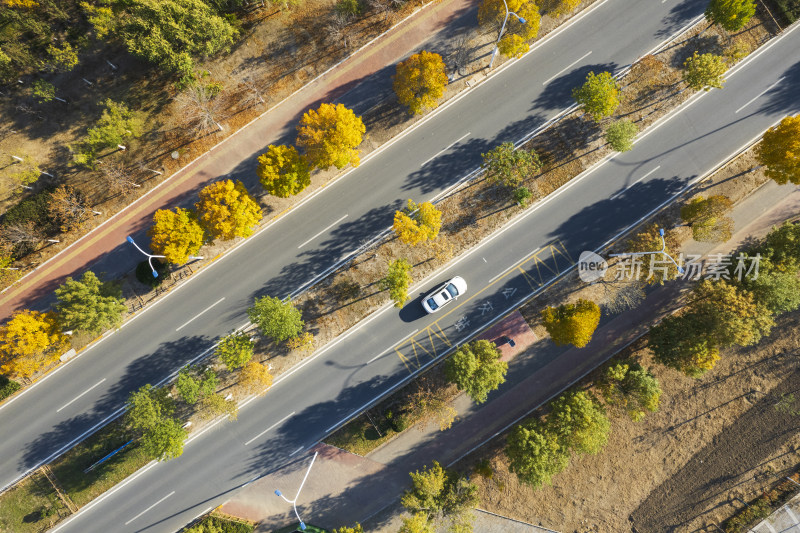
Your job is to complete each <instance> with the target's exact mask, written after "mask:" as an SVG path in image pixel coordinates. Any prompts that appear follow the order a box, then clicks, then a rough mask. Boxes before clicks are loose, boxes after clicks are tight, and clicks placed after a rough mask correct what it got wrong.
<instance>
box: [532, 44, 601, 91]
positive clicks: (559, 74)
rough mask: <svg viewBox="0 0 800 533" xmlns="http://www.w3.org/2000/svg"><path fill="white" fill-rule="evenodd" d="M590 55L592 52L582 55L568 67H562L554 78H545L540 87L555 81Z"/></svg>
mask: <svg viewBox="0 0 800 533" xmlns="http://www.w3.org/2000/svg"><path fill="white" fill-rule="evenodd" d="M591 54H592V51H591V50H589V51H588V52H586V53H585V54H583V56H581V57H579V58H578V59H576V60H575V61H573V62H572V63H570V64H569V65H567V66H566V67H564V68H562V69H561V70H559V71H558V72H556V73H555V75H554V76H551V77H549V78H547V79H546V80H544V81H543V82H542V85H547V84H548V83H550V82H551V81H553V80H554V79H556V78H557V77H559V76H561V75H562V74H563V73H565V72H566V71H568V70H569V69H571V68H572V67H574V66H575V65H576V64H578V63H580V62H581V61H583V60H584V59H586V58H587V57H589V56H590V55H591Z"/></svg>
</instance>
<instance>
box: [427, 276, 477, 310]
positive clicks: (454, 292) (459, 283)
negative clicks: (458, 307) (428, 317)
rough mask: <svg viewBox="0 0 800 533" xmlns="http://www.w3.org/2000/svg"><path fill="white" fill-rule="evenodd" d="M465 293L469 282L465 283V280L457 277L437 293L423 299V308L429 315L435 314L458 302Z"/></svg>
mask: <svg viewBox="0 0 800 533" xmlns="http://www.w3.org/2000/svg"><path fill="white" fill-rule="evenodd" d="M465 292H467V282H466V281H464V278H462V277H460V276H456V277H454V278H453V279H451V280H450V281H448V282H446V283H445V284H444V285H442V286H441V287H439V288H438V289H436V290H435V291H433V292H431V293H430V294H427V295H426V296H425V298H423V299H422V307H423V308H424V309H425V310H426V311H427V312H428V313H435V312H436V311H438V310H439V309H441V308H442V307H444V306H445V305H447V304H449V303H450V302H452V301H453V300H457V299H458V297H459V296H461V295H463V294H464V293H465Z"/></svg>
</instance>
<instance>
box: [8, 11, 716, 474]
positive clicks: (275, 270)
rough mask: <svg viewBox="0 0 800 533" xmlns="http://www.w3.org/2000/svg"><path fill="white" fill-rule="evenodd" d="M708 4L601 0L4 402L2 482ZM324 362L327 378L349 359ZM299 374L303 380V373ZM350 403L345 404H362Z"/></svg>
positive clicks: (382, 366) (234, 168) (247, 168)
mask: <svg viewBox="0 0 800 533" xmlns="http://www.w3.org/2000/svg"><path fill="white" fill-rule="evenodd" d="M702 9H703V6H702V2H696V1H693V0H667V1H665V2H662V1H655V0H654V1H647V2H643V1H641V0H606V1H604V2H602V3H600V4H598V5H597V7H594V8H593V10H592V11H591V12H590V13H589V14H588V15H586V16H583V17H582V18H580V19H579V20H578V21H577V22H576V23H574V24H572V25H570V26H569V27H567V28H565V29H564V30H563V31H561V32H559V33H557V34H555V35H554V36H553V37H552V38H549V39H547V40H546V41H545V42H543V43H542V45H541V46H539V47H538V48H536V49H535V51H534V52H533V53H531V54H529V55H528V56H526V57H525V58H524V59H522V60H521V61H518V62H516V63H514V64H513V65H512V66H511V67H510V68H506V69H504V70H503V71H502V72H500V73H498V75H497V76H494V77H492V78H490V79H489V80H487V81H486V82H485V83H483V84H481V85H479V86H478V87H476V88H475V89H474V90H471V91H469V92H467V93H465V94H464V95H463V96H462V97H460V98H458V99H457V100H456V101H454V102H452V103H449V104H448V105H446V106H445V108H444V109H442V110H440V112H438V113H436V114H435V115H434V116H432V117H431V118H430V119H429V120H426V121H424V122H422V123H421V124H420V125H418V126H417V127H416V128H414V129H413V131H411V132H410V133H409V134H407V135H405V136H402V137H401V138H399V139H398V140H396V141H395V142H392V143H391V144H390V145H389V146H387V147H386V148H385V149H383V150H381V151H380V153H379V154H376V155H374V156H372V157H370V158H368V160H366V161H365V162H364V163H362V165H361V166H360V167H359V168H357V169H355V170H353V171H352V172H351V173H350V174H349V175H347V176H346V177H344V178H342V179H339V180H337V181H336V182H335V183H333V184H332V185H330V186H329V187H326V188H325V189H324V190H323V191H322V192H321V193H320V194H317V195H316V196H314V197H313V198H311V199H310V200H309V201H306V202H305V203H303V204H302V205H300V206H298V207H297V208H296V209H294V210H292V211H291V212H289V213H287V214H286V215H285V216H283V217H282V218H280V219H278V220H277V221H276V222H275V223H273V224H272V225H270V226H269V227H268V228H267V229H266V230H265V231H262V232H261V233H259V234H258V235H257V236H254V237H252V238H250V239H249V240H248V241H247V242H246V243H245V244H244V245H243V246H241V247H240V248H239V249H238V250H236V251H235V252H233V253H230V254H228V255H227V256H225V257H223V258H222V259H220V260H219V261H217V262H215V263H214V264H212V265H211V266H210V267H209V268H206V269H205V270H203V271H202V272H201V273H199V274H197V275H195V276H193V278H192V279H191V280H190V281H189V282H188V283H186V284H184V285H183V286H182V287H180V288H179V289H177V290H176V291H173V293H172V294H170V295H169V296H168V297H167V298H165V299H164V300H162V301H161V302H159V303H158V304H156V305H155V306H153V307H151V308H149V309H147V310H145V311H144V312H143V313H141V314H140V315H139V316H138V317H136V318H135V319H134V320H133V321H132V322H130V323H128V324H127V325H125V326H124V327H123V328H122V329H121V330H119V331H117V332H116V333H115V334H113V335H112V336H110V337H109V338H107V339H106V340H104V341H103V342H102V343H101V344H99V345H97V346H95V347H93V348H91V349H89V350H88V351H87V352H86V353H84V354H82V355H81V356H80V357H78V358H77V359H75V360H73V361H71V362H70V363H69V364H67V365H65V366H63V367H62V368H60V369H59V370H58V371H57V372H55V373H53V374H51V375H50V376H48V377H47V378H45V379H44V380H42V381H41V382H40V383H39V384H38V385H36V386H35V387H33V388H31V389H30V390H28V391H26V392H25V393H24V394H22V395H21V396H19V397H17V398H15V399H14V400H13V401H10V402H6V403H5V404H3V405H2V406H0V428H2V430H3V439H2V442H0V487H5V486H7V485H8V484H10V483H12V482H13V481H14V480H16V479H18V478H19V477H20V476H21V475H23V474H24V473H26V472H27V471H29V470H30V469H32V468H35V467H37V466H38V465H40V464H41V463H42V462H44V461H46V460H48V459H49V458H51V457H53V456H54V455H55V454H57V453H58V452H59V451H61V450H62V449H64V448H65V447H67V446H69V445H70V444H71V443H72V442H74V441H75V440H77V439H79V438H80V437H81V436H82V435H83V434H85V433H86V432H88V431H90V430H91V429H92V428H93V427H96V426H97V425H98V424H101V423H103V422H104V421H105V420H107V419H108V418H109V417H111V416H113V415H114V414H115V413H117V412H118V411H119V410H120V409H121V407H122V405H123V404H124V401H125V399H126V397H127V395H128V394H129V393H130V392H131V391H132V390H135V389H137V388H138V387H140V386H141V385H144V384H146V383H158V382H160V381H162V380H163V379H165V378H166V377H168V376H169V375H170V373H171V372H174V371H175V370H176V369H178V368H179V367H180V366H181V365H183V364H184V363H186V362H187V361H190V360H193V359H195V358H196V357H198V356H200V355H201V354H202V353H204V352H205V351H207V350H208V349H210V347H211V346H212V345H213V342H214V340H215V339H216V338H218V337H219V336H221V335H224V334H226V333H228V332H230V331H231V330H233V329H235V328H237V327H240V326H242V325H243V324H244V323H245V322H246V314H245V310H246V309H247V307H248V306H249V305H251V303H252V300H253V298H254V297H256V296H260V295H263V294H270V295H277V296H284V295H286V294H289V293H291V292H292V291H293V290H295V289H297V288H298V287H301V286H303V285H304V284H306V283H308V282H309V281H310V280H311V279H313V278H314V277H315V276H316V275H318V274H319V273H321V272H324V271H326V270H327V269H328V268H330V266H331V265H333V264H335V263H336V262H337V261H338V260H339V259H340V258H341V257H343V256H345V255H347V254H348V253H349V252H351V251H352V250H354V249H355V248H357V247H358V245H359V244H360V243H361V242H362V241H364V240H365V239H368V238H369V237H370V236H372V235H375V234H376V233H377V232H378V231H380V230H381V229H383V228H386V227H387V226H389V225H390V224H391V220H392V213H393V211H394V209H396V208H398V207H400V206H401V205H403V204H404V203H405V200H406V199H407V198H413V199H415V200H417V201H421V200H426V199H428V198H430V197H432V196H434V195H436V194H437V193H439V192H441V191H442V190H444V189H445V188H446V187H448V186H449V185H450V184H452V183H454V182H455V181H457V180H458V179H459V178H460V177H461V176H462V175H463V174H464V172H466V171H468V170H471V169H473V168H474V167H476V166H477V165H478V164H479V161H480V154H481V153H482V152H486V151H487V150H488V149H490V148H492V147H493V146H495V145H496V144H498V143H500V142H502V141H506V140H515V139H517V138H519V137H521V136H523V135H524V134H527V133H528V132H529V130H530V129H532V128H533V127H535V126H536V125H538V124H541V123H543V122H545V121H546V120H548V119H549V118H551V117H553V116H555V115H556V114H557V113H558V112H559V111H560V110H561V109H563V108H564V107H566V106H567V105H569V104H570V103H571V101H570V89H571V88H572V87H573V86H576V85H578V84H579V83H580V82H581V81H582V79H583V78H584V76H585V74H586V72H587V71H588V70H595V71H599V70H603V69H614V68H617V67H621V66H623V65H626V64H628V63H631V62H632V61H634V60H635V59H636V58H637V57H639V56H640V55H642V54H644V53H647V52H648V51H649V50H651V49H652V48H653V47H655V46H657V44H658V43H659V42H661V41H663V40H664V39H665V38H666V37H668V36H669V35H670V34H671V33H674V32H675V31H677V30H678V29H679V28H681V27H683V26H684V25H686V24H687V23H688V22H689V21H691V20H693V19H694V18H696V17H697V16H699V15H700V13H701V12H702ZM588 51H591V54H589V55H587V52H588ZM548 80H549V81H548ZM467 133H468V136H467V137H464V136H465V134H467ZM454 142H455V144H453V143H454ZM240 148H241V150H242V151H244V152H245V153H252V154H253V157H251V158H250V159H247V160H246V161H243V162H231V171H230V174H232V175H236V173H237V172H251V171H252V167H253V165H254V160H255V155H257V154H258V153H260V152H262V151H263V149H264V146H253V147H247V146H242V147H240ZM443 149H446V151H445V152H444V153H440V152H441V151H442V150H443ZM431 158H434V159H432V160H431ZM203 311H205V312H203ZM314 368H317V367H314ZM319 368H322V369H324V372H323V373H324V374H327V373H330V372H334V371H336V368H337V367H336V366H333V367H319ZM394 371H395V367H394V365H393V364H389V360H378V361H376V362H374V363H372V364H371V365H370V370H369V372H370V373H371V374H372V376H381V375H385V376H389V377H391V376H394ZM365 379H366V377H365ZM387 379H389V378H387ZM291 381H292V383H299V381H298V380H297V378H292V380H291ZM367 381H369V380H367ZM334 382H335V380H332V381H331V383H334ZM328 386H330V385H328ZM324 390H326V389H325V388H323V389H322V390H320V391H319V392H320V393H322V392H323V391H324ZM315 392H316V391H315ZM365 392H368V391H365ZM363 397H364V398H366V394H365V395H364V396H363ZM359 398H361V397H359ZM310 400H311V399H310ZM342 400H343V401H342V403H341V406H340V407H338V408H337V411H339V410H348V409H352V408H353V407H355V406H356V404H354V403H348V402H347V401H345V400H346V399H345V398H343V399H342Z"/></svg>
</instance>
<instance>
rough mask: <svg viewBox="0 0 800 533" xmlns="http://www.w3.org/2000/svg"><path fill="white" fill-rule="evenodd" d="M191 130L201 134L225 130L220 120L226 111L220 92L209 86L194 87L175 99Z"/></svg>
mask: <svg viewBox="0 0 800 533" xmlns="http://www.w3.org/2000/svg"><path fill="white" fill-rule="evenodd" d="M175 100H176V101H177V102H178V105H179V106H180V108H181V113H182V114H183V116H184V117H185V120H186V123H187V125H188V126H189V128H190V129H192V130H194V131H199V132H205V131H209V130H214V129H217V130H219V131H223V130H224V129H225V128H223V127H222V124H220V122H219V121H220V120H222V119H223V118H224V117H223V116H222V115H223V113H224V111H225V106H224V103H223V99H222V98H220V97H219V91H217V90H215V89H214V88H212V87H209V86H207V85H194V86H192V87H190V88H189V89H187V90H186V91H184V92H182V93H181V94H179V95H178V96H176V97H175Z"/></svg>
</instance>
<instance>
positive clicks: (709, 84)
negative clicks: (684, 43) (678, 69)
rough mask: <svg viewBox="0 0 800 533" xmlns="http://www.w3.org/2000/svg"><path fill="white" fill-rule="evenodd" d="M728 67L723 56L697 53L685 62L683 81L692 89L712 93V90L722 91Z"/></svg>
mask: <svg viewBox="0 0 800 533" xmlns="http://www.w3.org/2000/svg"><path fill="white" fill-rule="evenodd" d="M727 70H728V66H727V65H726V64H725V60H724V59H723V58H722V56H718V55H715V54H702V55H701V54H700V53H699V52H697V51H695V53H694V55H693V56H692V57H689V58H687V59H686V61H684V62H683V80H684V81H685V82H686V84H687V85H688V86H689V87H691V88H692V89H694V90H696V91H699V90H700V89H703V90H704V91H710V90H711V89H712V88H716V89H722V87H723V86H724V85H725V79H724V78H723V77H722V76H723V75H724V74H725V71H727Z"/></svg>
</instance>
